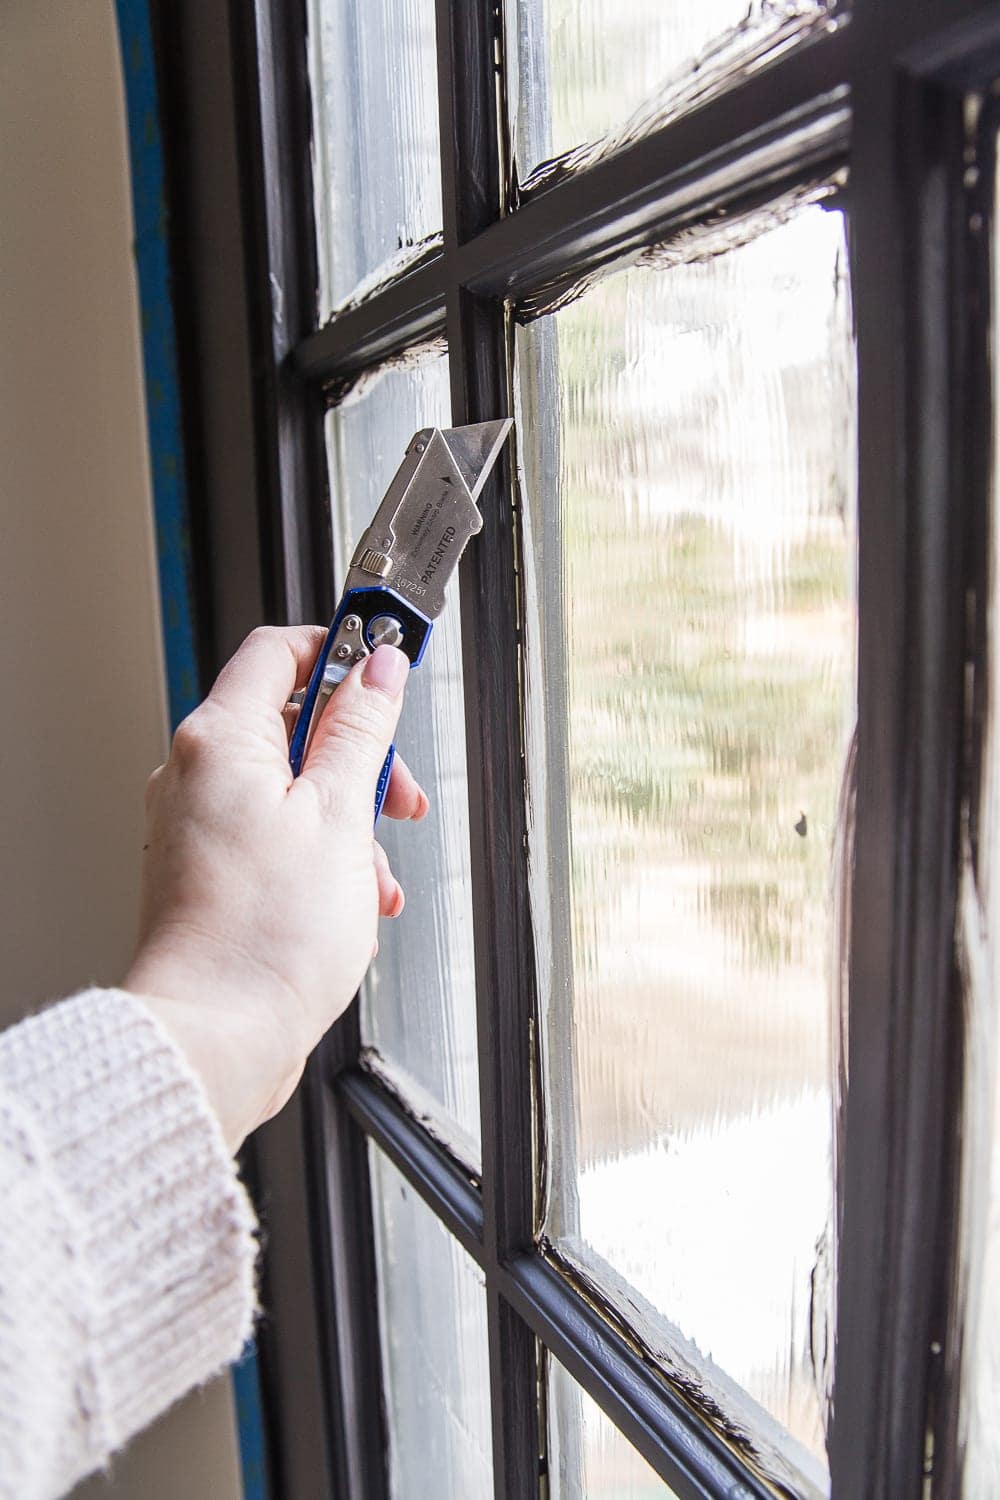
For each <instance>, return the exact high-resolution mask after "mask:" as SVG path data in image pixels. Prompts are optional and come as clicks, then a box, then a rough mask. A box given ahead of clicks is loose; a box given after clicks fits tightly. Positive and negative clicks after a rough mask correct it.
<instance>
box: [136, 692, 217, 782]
mask: <svg viewBox="0 0 1000 1500" xmlns="http://www.w3.org/2000/svg"><path fill="white" fill-rule="evenodd" d="M212 742H213V736H212V732H211V725H210V724H209V722H208V715H207V714H206V713H205V711H204V705H202V706H201V707H200V708H196V709H195V710H194V712H193V713H190V714H188V716H187V718H186V719H182V720H181V722H180V723H179V724H178V726H177V728H176V729H175V730H174V738H173V741H172V743H171V747H170V758H171V760H173V761H174V763H175V764H176V765H177V766H178V767H179V768H180V770H182V771H183V770H185V769H187V768H189V767H191V766H195V765H200V764H201V763H202V762H203V761H204V760H205V758H206V756H207V754H208V752H209V750H210V749H211V747H212ZM153 775H154V776H155V775H156V772H155V771H154V772H153ZM151 779H152V778H151Z"/></svg>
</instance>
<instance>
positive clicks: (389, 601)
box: [289, 419, 512, 818]
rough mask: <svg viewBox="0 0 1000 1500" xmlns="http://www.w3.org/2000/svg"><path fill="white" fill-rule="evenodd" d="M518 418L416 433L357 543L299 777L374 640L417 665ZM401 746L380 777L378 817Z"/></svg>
mask: <svg viewBox="0 0 1000 1500" xmlns="http://www.w3.org/2000/svg"><path fill="white" fill-rule="evenodd" d="M511 426H512V423H511V421H510V420H509V419H504V420H502V421H499V422H479V423H474V424H471V425H469V426H466V427H451V428H437V427H425V428H422V429H421V431H419V432H416V433H414V435H413V437H412V438H411V440H410V442H409V444H408V445H407V449H406V453H405V455H404V457H403V462H402V463H401V464H400V466H399V469H398V470H397V471H396V474H395V477H394V478H393V480H392V483H391V484H390V485H389V488H388V490H387V491H386V493H385V495H384V497H383V499H382V501H381V503H380V505H379V507H378V509H377V510H376V512H375V514H374V516H373V517H372V520H371V524H370V525H369V526H368V527H367V528H366V530H365V531H364V533H363V534H362V536H361V539H360V541H359V542H358V545H357V548H356V549H355V552H354V556H353V558H352V559H351V565H350V568H349V570H348V573H347V579H346V582H345V586H344V593H343V597H342V598H341V601H340V604H339V605H338V607H337V613H336V614H335V615H334V618H333V623H332V624H331V626H330V630H329V632H328V634H327V638H326V640H325V642H324V643H323V648H322V650H321V651H320V654H319V657H318V658H317V661H316V666H315V667H314V669H313V673H312V677H311V678H310V681H309V686H308V687H307V688H306V690H305V693H304V694H303V697H302V703H301V707H300V710H299V715H298V719H297V722H296V725H295V728H294V730H293V732H292V738H291V743H290V746H289V756H290V759H291V764H292V770H293V771H294V773H295V774H296V775H298V774H299V771H300V770H301V769H302V762H303V760H304V758H305V753H306V750H307V748H308V745H309V739H310V736H311V734H312V731H313V728H314V727H315V724H316V722H317V720H318V718H319V716H320V714H321V713H322V711H323V708H324V706H325V704H326V702H327V700H328V699H329V697H330V694H331V693H332V692H334V691H335V689H336V688H337V686H338V685H339V683H341V682H342V681H343V679H344V678H345V677H346V676H347V673H348V672H349V671H350V670H351V668H352V666H354V665H355V664H356V663H357V662H359V661H363V660H364V658H365V657H366V656H368V655H370V654H371V652H372V651H374V650H375V648H376V647H377V646H380V645H383V644H387V645H390V646H398V647H399V649H400V650H401V651H403V652H405V654H406V655H407V656H408V657H409V659H410V665H411V667H415V666H417V665H418V664H419V663H420V661H421V659H422V657H423V654H424V651H425V650H426V648H427V642H428V640H429V639H430V634H431V630H432V627H433V623H434V621H435V620H436V619H437V617H438V615H439V614H440V613H441V610H442V609H443V608H444V602H445V587H446V585H447V583H448V580H449V579H450V578H451V576H452V574H453V573H454V571H455V568H456V567H457V565H458V560H459V558H460V557H461V555H462V553H463V552H464V550H465V547H466V544H467V543H468V541H469V540H470V538H471V537H473V536H475V534H476V532H477V531H479V530H480V529H481V527H482V524H483V518H482V515H481V513H480V510H479V506H478V504H477V501H478V499H479V495H480V493H481V492H482V488H483V486H484V484H485V483H486V480H487V478H488V477H489V474H490V472H491V470H492V468H493V465H494V464H495V462H496V460H497V457H498V455H499V453H500V450H501V448H502V447H503V444H504V440H505V439H506V437H507V434H508V432H509V431H510V429H511ZM393 754H394V751H393V750H390V751H389V755H388V757H387V759H386V763H385V766H384V767H383V770H382V775H381V776H380V778H379V784H378V791H377V794H376V801H375V816H376V818H377V817H378V815H379V813H380V811H381V809H382V802H383V800H384V798H385V793H386V789H387V787H388V784H389V774H390V771H391V769H392V759H393Z"/></svg>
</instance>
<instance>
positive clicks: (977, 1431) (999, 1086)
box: [960, 147, 1000, 1496]
mask: <svg viewBox="0 0 1000 1500" xmlns="http://www.w3.org/2000/svg"><path fill="white" fill-rule="evenodd" d="M998 150H1000V147H998ZM994 202H995V205H996V206H995V208H994V229H993V235H994V241H993V247H992V254H993V319H994V322H993V330H992V344H993V348H992V356H993V358H992V368H993V371H994V382H996V374H995V372H996V371H997V370H1000V364H998V363H997V359H998V357H1000V336H998V329H997V321H996V320H997V317H998V312H997V309H1000V253H998V248H997V243H996V233H997V230H996V226H997V224H1000V180H998V182H997V184H996V187H995V189H994ZM993 401H994V414H993V457H994V470H993V484H992V490H993V494H992V501H991V510H992V514H991V517H990V531H991V536H990V559H989V572H990V580H989V603H988V615H987V620H988V627H989V642H988V657H989V661H988V678H987V684H986V702H987V705H988V721H989V727H988V730H987V745H986V750H985V754H984V766H983V778H982V780H983V786H982V796H981V809H982V811H981V819H980V825H981V826H980V830H979V869H978V887H979V889H978V891H972V892H970V891H969V890H968V888H967V889H966V891H965V900H964V901H963V902H962V906H961V928H960V930H961V933H962V937H963V938H964V944H965V947H966V950H967V954H968V961H967V962H966V964H965V965H964V966H963V967H964V969H965V973H966V979H967V985H968V992H967V994H966V996H965V1004H964V1007H963V1010H964V1015H965V1018H966V1027H967V1031H966V1057H965V1119H964V1120H963V1130H962V1139H963V1143H964V1144H963V1155H964V1160H963V1172H962V1200H963V1202H962V1208H963V1241H964V1243H963V1245H962V1252H963V1254H962V1261H963V1263H962V1266H961V1275H962V1278H963V1280H964V1283H965V1285H966V1286H967V1288H968V1296H967V1302H966V1306H965V1308H964V1324H965V1326H964V1349H963V1364H964V1368H963V1370H962V1380H963V1389H962V1429H963V1435H964V1437H965V1441H966V1450H965V1474H964V1485H963V1489H962V1493H963V1494H964V1495H968V1496H976V1495H1000V1426H998V1424H997V1412H998V1410H1000V1340H998V1337H997V1330H998V1329H1000V1014H998V1005H997V997H998V995H1000V867H998V860H1000V742H998V733H1000V457H998V455H1000V443H998V436H1000V391H998V390H997V389H996V384H995V388H994V393H993ZM970 898H971V899H970ZM977 898H978V899H977Z"/></svg>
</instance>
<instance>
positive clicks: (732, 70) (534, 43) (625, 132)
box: [505, 0, 838, 186]
mask: <svg viewBox="0 0 1000 1500" xmlns="http://www.w3.org/2000/svg"><path fill="white" fill-rule="evenodd" d="M836 8H838V7H836V6H835V5H834V4H833V3H832V0H780V3H775V0H698V3H697V4H691V3H690V0H587V4H586V5H581V4H580V3H579V0H519V3H518V4H512V5H510V6H507V7H505V14H506V16H507V51H508V59H509V60H508V65H507V92H508V113H509V116H510V121H511V144H512V148H513V152H514V156H515V161H516V165H517V169H518V177H519V180H520V182H521V183H522V185H527V186H531V185H532V184H531V180H530V179H531V173H532V171H533V169H534V168H536V167H538V166H539V164H540V163H542V162H546V161H548V160H549V159H551V158H552V157H554V156H560V155H562V154H563V153H565V152H569V151H574V160H576V159H577V157H579V158H580V160H579V161H578V162H577V164H582V162H583V161H586V160H589V159H590V158H591V156H592V154H593V153H592V152H590V151H589V150H588V149H587V148H589V147H591V146H593V145H594V144H595V143H597V142H600V141H602V140H603V142H604V145H605V147H606V148H609V149H614V148H615V147H616V146H620V145H625V144H628V142H629V141H631V140H634V139H636V138H637V137H639V136H641V135H643V134H646V133H648V131H649V130H651V129H654V128H655V127H656V126H657V125H658V124H662V123H663V121H664V120H665V119H666V118H668V117H669V116H670V115H672V114H676V113H679V112H680V111H681V110H683V109H684V108H689V107H690V106H691V105H692V104H693V103H695V102H697V101H698V100H700V99H703V98H704V97H705V96H706V95H707V94H710V93H713V92H716V91H718V90H719V89H721V88H722V87H724V86H725V85H727V84H729V85H731V84H732V83H733V82H734V81H735V80H736V79H738V77H739V76H740V73H741V71H742V70H744V69H749V68H750V67H751V66H753V67H757V66H760V63H761V60H762V58H763V57H765V56H766V55H767V53H768V51H769V50H770V49H772V48H773V49H774V50H775V51H777V50H784V49H785V48H786V47H787V45H788V42H789V40H790V39H792V38H795V37H797V36H802V35H804V34H805V33H806V32H807V31H808V30H810V29H811V28H813V27H815V26H816V25H817V24H825V23H826V19H827V18H828V17H829V16H830V15H831V13H832V12H833V11H834V10H835V9H836ZM577 148H578V149H577ZM598 154H601V153H598Z"/></svg>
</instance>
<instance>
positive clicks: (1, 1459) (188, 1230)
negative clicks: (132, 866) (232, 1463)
mask: <svg viewBox="0 0 1000 1500" xmlns="http://www.w3.org/2000/svg"><path fill="white" fill-rule="evenodd" d="M0 1183H2V1186H3V1190H4V1194H5V1199H6V1202H5V1208H4V1212H3V1213H2V1214H0V1325H2V1327H3V1330H4V1334H3V1337H2V1339H0V1495H2V1496H5V1497H6V1496H11V1497H13V1496H17V1500H32V1497H37V1500H45V1497H48V1496H55V1495H58V1494H61V1493H63V1492H64V1491H65V1490H66V1489H67V1488H68V1487H69V1486H70V1485H72V1484H73V1483H74V1482H75V1481H76V1480H77V1479H78V1478H80V1477H81V1476H82V1475H84V1474H86V1473H88V1472H90V1471H91V1470H92V1469H95V1468H97V1467H99V1466H100V1465H101V1464H103V1463H104V1462H105V1461H106V1460H107V1458H108V1457H109V1455H110V1454H111V1453H112V1452H113V1451H114V1450H115V1449H117V1448H119V1447H121V1446H122V1444H123V1443H125V1442H126V1441H127V1440H128V1438H129V1437H131V1436H132V1434H133V1433H135V1432H137V1431H138V1430H139V1429H140V1428H141V1427H143V1426H145V1425H146V1423H148V1422H149V1421H151V1420H152V1419H153V1418H154V1417H155V1416H156V1415H157V1414H158V1413H159V1412H161V1411H163V1410H164V1409H165V1408H166V1407H167V1406H169V1405H170V1404H171V1403H172V1402H173V1401H174V1400H176V1399H177V1398H178V1397H179V1396H181V1395H182V1394H183V1393H184V1392H185V1391H187V1390H189V1389H190V1388H191V1387H192V1386H194V1385H197V1384H199V1383H201V1382H203V1381H205V1380H207V1379H208V1378H209V1377H210V1376H211V1375H212V1374H214V1373H215V1372H216V1371H217V1370H218V1369H220V1368H221V1367H222V1366H223V1365H225V1364H226V1363H227V1362H228V1361H230V1360H232V1359H233V1358H235V1357H236V1355H237V1354H238V1353H239V1351H240V1349H241V1347H242V1346H243V1344H244V1342H245V1340H246V1338H247V1336H248V1334H249V1332H250V1329H251V1325H252V1318H253V1311H254V1305H255V1303H254V1288H253V1276H254V1261H255V1254H256V1245H255V1240H254V1227H255V1226H254V1218H253V1212H252V1209H251V1207H250V1204H249V1201H248V1200H247V1197H246V1194H245V1192H244V1191H243V1188H242V1187H241V1186H240V1184H239V1181H238V1179H237V1177H236V1174H235V1169H234V1167H233V1163H232V1160H231V1157H230V1154H229V1151H228V1149H227V1146H226V1143H225V1141H224V1139H223V1136H222V1132H221V1129H220V1125H219V1122H218V1120H217V1119H216V1117H215V1114H214V1112H213V1110H212V1109H211V1108H210V1106H209V1104H208V1102H207V1099H206V1096H205V1093H204V1090H203V1088H202V1086H201V1083H200V1082H199V1081H198V1079H197V1078H196V1076H195V1074H194V1072H193V1071H192V1068H191V1066H190V1064H189V1063H188V1061H187V1059H186V1058H185V1057H184V1056H183V1055H182V1053H181V1051H180V1049H179V1048H178V1046H177V1045H176V1044H175V1042H174V1041H173V1040H172V1039H171V1038H170V1037H169V1036H168V1034H167V1032H166V1031H165V1030H164V1029H163V1027H162V1026H161V1025H160V1024H159V1022H157V1021H156V1020H155V1019H154V1018H153V1016H152V1015H151V1013H150V1012H149V1010H148V1009H147V1008H146V1006H145V1005H144V1004H143V1002H142V1001H141V1000H138V999H136V998H134V997H133V996H130V995H126V994H124V993H123V992H121V991H115V990H111V991H91V992H89V993H88V994H85V995H80V996H77V997H75V998H74V999H72V1000H68V1001H64V1002H63V1003H62V1004H61V1005H58V1006H54V1007H52V1008H51V1009H50V1010H48V1011H45V1012H43V1013H42V1014H41V1015H39V1016H36V1017H32V1018H30V1019H29V1020H27V1021H25V1022H22V1023H21V1024H20V1025H19V1026H16V1027H13V1028H11V1029H10V1030H9V1031H7V1032H5V1033H3V1034H2V1035H0Z"/></svg>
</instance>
